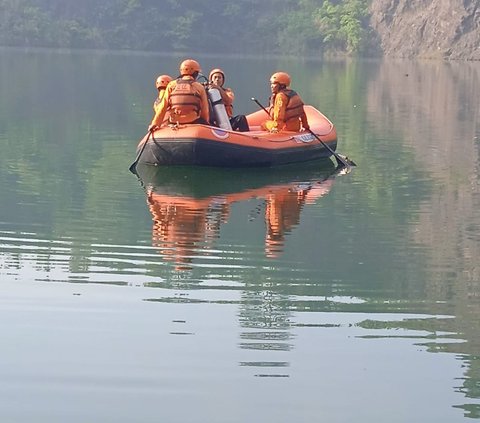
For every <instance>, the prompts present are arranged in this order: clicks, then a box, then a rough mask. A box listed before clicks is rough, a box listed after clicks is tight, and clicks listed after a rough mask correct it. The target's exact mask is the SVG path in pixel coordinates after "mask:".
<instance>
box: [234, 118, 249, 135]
mask: <svg viewBox="0 0 480 423" xmlns="http://www.w3.org/2000/svg"><path fill="white" fill-rule="evenodd" d="M230 125H232V129H233V130H234V131H239V132H247V131H248V130H249V129H250V128H249V127H248V122H247V118H246V117H245V115H237V116H233V117H231V118H230Z"/></svg>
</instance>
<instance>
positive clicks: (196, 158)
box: [136, 105, 337, 167]
mask: <svg viewBox="0 0 480 423" xmlns="http://www.w3.org/2000/svg"><path fill="white" fill-rule="evenodd" d="M305 112H306V114H307V117H308V122H309V125H310V130H311V131H312V132H313V134H315V135H316V136H315V135H313V134H312V133H310V132H308V131H302V132H288V131H282V132H278V133H270V132H267V131H262V130H261V129H260V124H261V123H262V122H263V121H265V118H266V113H265V111H264V110H259V111H257V112H255V113H252V114H249V115H247V116H246V117H247V121H248V124H249V127H250V131H248V132H237V131H231V130H226V129H221V128H217V127H214V126H209V125H196V124H195V125H192V124H190V125H178V126H173V125H168V126H164V127H161V128H159V129H157V130H155V131H154V132H152V133H149V134H147V135H145V137H144V138H143V139H142V140H140V142H139V144H138V146H137V156H136V157H137V158H136V163H139V164H149V165H157V166H160V165H161V166H163V165H196V166H220V167H248V166H276V165H282V164H288V163H296V162H306V161H310V160H317V159H320V158H328V157H330V156H331V155H332V152H333V151H335V149H336V147H337V132H336V130H335V126H334V125H333V123H332V122H330V120H329V119H328V118H327V117H326V116H325V115H323V114H322V113H321V112H320V111H318V110H317V109H316V108H315V107H313V106H309V105H306V106H305ZM320 140H321V141H320ZM145 143H146V144H145ZM325 145H326V146H328V148H327V147H326V146H325Z"/></svg>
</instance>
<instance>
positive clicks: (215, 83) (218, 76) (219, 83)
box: [208, 68, 249, 132]
mask: <svg viewBox="0 0 480 423" xmlns="http://www.w3.org/2000/svg"><path fill="white" fill-rule="evenodd" d="M208 81H209V87H211V88H216V89H218V91H219V92H220V96H221V97H222V101H223V104H224V105H225V111H226V112H227V116H228V119H229V120H230V124H231V125H232V129H233V130H234V131H241V132H246V131H248V130H249V128H248V122H247V118H246V117H245V115H237V116H233V100H235V94H234V93H233V90H232V89H231V88H225V87H224V86H223V84H224V83H225V72H223V70H221V69H219V68H216V69H212V70H211V71H210V74H209V75H208Z"/></svg>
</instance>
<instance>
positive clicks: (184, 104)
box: [170, 78, 201, 117]
mask: <svg viewBox="0 0 480 423" xmlns="http://www.w3.org/2000/svg"><path fill="white" fill-rule="evenodd" d="M194 82H195V81H194V80H193V79H182V78H179V79H177V80H176V85H175V88H174V89H173V91H172V92H171V94H170V109H171V111H172V113H173V114H175V115H188V114H189V113H192V112H194V113H195V114H196V115H197V117H200V108H201V99H200V95H199V94H198V93H197V92H196V91H195V89H194V88H193V86H192V84H193V83H194Z"/></svg>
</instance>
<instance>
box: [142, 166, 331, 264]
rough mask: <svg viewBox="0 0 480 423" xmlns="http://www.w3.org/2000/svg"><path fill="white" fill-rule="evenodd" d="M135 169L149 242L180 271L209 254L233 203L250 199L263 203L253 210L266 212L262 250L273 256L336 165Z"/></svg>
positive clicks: (328, 181) (319, 194)
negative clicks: (142, 195) (141, 189)
mask: <svg viewBox="0 0 480 423" xmlns="http://www.w3.org/2000/svg"><path fill="white" fill-rule="evenodd" d="M300 167H301V169H300ZM137 173H138V176H139V178H140V180H141V182H142V185H143V186H144V188H145V191H146V195H147V204H148V207H149V209H150V212H151V214H152V218H153V229H152V244H153V246H154V247H156V248H158V250H159V252H160V254H162V256H163V257H164V258H165V260H169V261H172V262H174V263H175V266H176V269H177V270H185V269H190V268H191V263H192V261H193V259H194V258H195V257H198V256H200V255H208V254H209V251H211V249H212V246H213V242H214V240H215V239H217V238H219V236H220V228H221V226H222V224H225V223H227V221H228V219H229V216H230V209H231V206H232V204H233V203H239V202H244V201H249V200H253V199H257V200H263V202H264V207H262V206H259V207H258V208H257V209H258V212H259V213H262V214H263V212H264V217H265V255H266V257H268V258H275V257H278V256H279V255H280V254H281V253H282V251H283V246H284V242H285V235H286V234H288V233H289V232H290V231H291V230H292V229H293V228H294V227H295V226H297V225H298V224H299V223H300V213H301V211H302V209H303V207H304V206H305V205H309V204H314V203H315V202H316V200H318V199H319V198H320V197H322V196H324V195H326V194H327V193H328V192H329V191H330V189H331V187H332V184H333V181H334V177H335V176H336V175H337V169H336V168H335V166H334V164H333V162H332V161H331V160H325V161H320V162H317V163H312V164H308V165H306V164H304V165H299V164H296V165H294V166H293V165H292V166H290V165H289V166H286V167H281V168H277V169H275V168H270V169H217V168H187V167H153V166H145V165H140V166H139V167H138V168H137Z"/></svg>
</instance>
